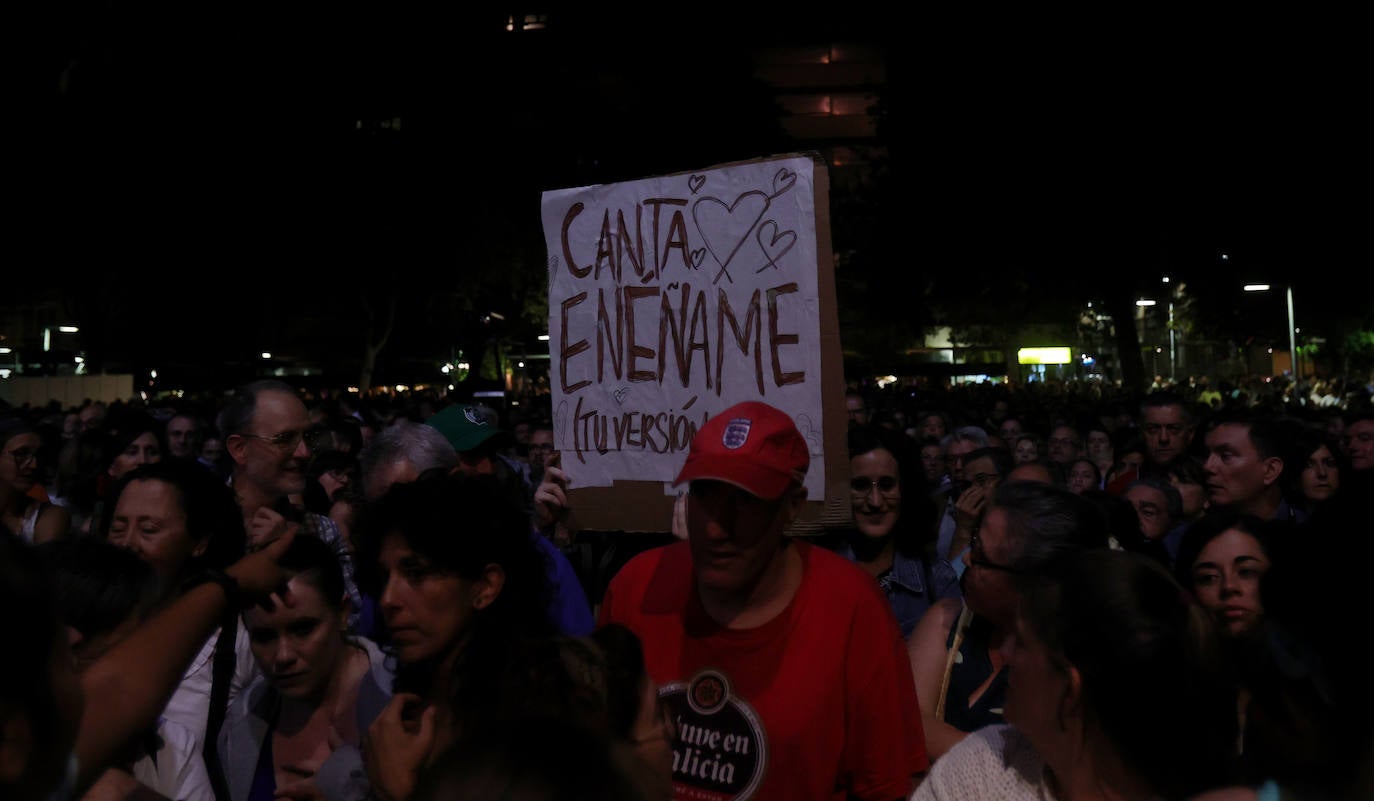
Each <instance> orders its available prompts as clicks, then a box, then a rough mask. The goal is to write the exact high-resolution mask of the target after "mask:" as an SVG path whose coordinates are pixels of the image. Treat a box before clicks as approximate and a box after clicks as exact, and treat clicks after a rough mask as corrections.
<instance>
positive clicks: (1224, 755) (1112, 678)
mask: <svg viewBox="0 0 1374 801" xmlns="http://www.w3.org/2000/svg"><path fill="white" fill-rule="evenodd" d="M1022 589H1023V592H1022V595H1021V599H1022V600H1021V603H1020V605H1019V611H1018V612H1017V614H1016V616H1015V619H1014V624H1013V625H1014V627H1015V628H1014V635H1012V636H1011V637H1010V646H1009V648H1008V649H1007V653H1008V655H1007V661H1008V664H1009V665H1010V667H1011V671H1010V676H1009V679H1008V683H1007V692H1006V719H1007V724H1010V725H997V726H989V727H987V728H985V729H981V730H979V731H978V732H976V733H974V734H972V735H970V736H969V737H967V738H965V739H964V740H963V741H962V742H960V743H959V744H958V745H957V746H955V747H954V748H953V749H952V750H951V751H950V752H949V753H948V754H946V755H945V756H944V758H942V759H940V760H939V761H937V762H936V763H935V765H934V767H933V768H932V770H931V773H930V776H929V777H927V779H926V780H925V782H924V783H922V785H921V786H920V788H919V789H918V790H917V792H916V795H915V798H916V799H918V801H926V800H927V799H937V798H938V799H984V798H1001V799H1009V801H1021V800H1022V799H1026V800H1027V801H1029V799H1036V800H1037V801H1041V800H1042V799H1063V800H1064V801H1068V800H1069V799H1075V798H1122V799H1133V798H1134V799H1147V798H1157V799H1165V800H1166V801H1174V799H1185V798H1190V797H1192V796H1193V795H1195V794H1196V793H1198V792H1201V791H1204V790H1208V789H1211V788H1214V787H1217V786H1219V785H1220V784H1222V783H1223V782H1224V781H1226V780H1227V779H1228V777H1229V776H1230V775H1231V774H1230V770H1231V768H1232V759H1231V756H1230V753H1229V751H1230V747H1231V745H1232V744H1233V742H1234V740H1233V738H1234V736H1235V720H1234V713H1233V707H1232V706H1231V695H1230V693H1229V691H1228V688H1227V683H1226V681H1225V678H1224V676H1223V674H1222V671H1221V670H1220V664H1219V660H1218V658H1217V653H1216V634H1215V630H1214V628H1213V626H1212V625H1211V621H1210V620H1209V619H1208V618H1207V616H1206V615H1205V614H1204V613H1203V612H1202V611H1201V610H1200V609H1198V608H1197V607H1196V606H1194V605H1193V604H1191V603H1189V601H1188V599H1187V597H1186V596H1185V595H1184V593H1183V592H1182V591H1181V589H1180V588H1179V585H1178V583H1177V582H1175V581H1174V580H1173V579H1172V578H1171V577H1170V576H1169V573H1168V571H1167V570H1166V569H1164V568H1163V567H1162V566H1161V565H1159V564H1158V563H1157V562H1154V561H1153V560H1151V559H1149V558H1146V557H1142V556H1141V555H1139V554H1131V553H1125V552H1120V551H1112V550H1108V549H1086V550H1080V551H1076V552H1075V551H1068V552H1065V553H1063V554H1062V555H1061V556H1058V557H1056V558H1054V559H1052V560H1051V561H1050V562H1048V563H1046V564H1045V565H1043V566H1042V568H1041V570H1040V572H1039V575H1038V576H1036V577H1033V578H1027V579H1026V580H1024V581H1023V583H1022Z"/></svg>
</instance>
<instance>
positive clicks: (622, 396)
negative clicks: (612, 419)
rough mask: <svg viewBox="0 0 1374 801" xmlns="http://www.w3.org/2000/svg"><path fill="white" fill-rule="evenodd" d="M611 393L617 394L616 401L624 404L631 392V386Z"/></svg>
mask: <svg viewBox="0 0 1374 801" xmlns="http://www.w3.org/2000/svg"><path fill="white" fill-rule="evenodd" d="M611 394H612V395H614V396H615V402H616V403H619V404H620V405H622V406H623V405H625V396H626V395H629V394H630V388H629V387H621V388H620V389H617V390H616V391H615V392H612V393H611Z"/></svg>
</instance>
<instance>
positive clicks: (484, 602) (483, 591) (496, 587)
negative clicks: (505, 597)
mask: <svg viewBox="0 0 1374 801" xmlns="http://www.w3.org/2000/svg"><path fill="white" fill-rule="evenodd" d="M505 586H506V569H505V568H504V567H501V566H500V565H498V564H496V563H494V562H493V563H492V564H489V565H487V566H486V567H484V568H482V576H481V577H480V578H478V579H477V581H476V582H474V583H473V585H472V608H473V609H479V610H480V609H486V608H487V607H488V606H491V605H492V604H493V603H495V601H496V598H497V596H499V595H500V594H501V589H502V588H503V587H505Z"/></svg>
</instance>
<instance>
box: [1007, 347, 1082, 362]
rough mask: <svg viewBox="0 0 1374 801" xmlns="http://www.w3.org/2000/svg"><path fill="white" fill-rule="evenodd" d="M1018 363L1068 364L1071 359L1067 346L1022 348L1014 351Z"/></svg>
mask: <svg viewBox="0 0 1374 801" xmlns="http://www.w3.org/2000/svg"><path fill="white" fill-rule="evenodd" d="M1016 361H1017V363H1018V364H1068V363H1069V362H1071V361H1073V357H1072V356H1070V355H1069V348H1022V349H1020V350H1018V351H1017V352H1016Z"/></svg>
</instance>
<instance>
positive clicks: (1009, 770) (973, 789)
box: [916, 724, 1049, 801]
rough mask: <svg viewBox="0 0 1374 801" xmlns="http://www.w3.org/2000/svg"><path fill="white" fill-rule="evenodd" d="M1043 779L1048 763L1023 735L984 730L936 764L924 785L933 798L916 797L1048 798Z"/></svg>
mask: <svg viewBox="0 0 1374 801" xmlns="http://www.w3.org/2000/svg"><path fill="white" fill-rule="evenodd" d="M1043 775H1044V762H1043V761H1042V760H1041V759H1040V757H1039V755H1038V754H1036V753H1035V749H1034V748H1032V747H1031V745H1030V742H1029V741H1028V740H1027V739H1026V738H1025V736H1023V735H1022V734H1021V733H1020V732H1019V731H1017V730H1016V729H1015V728H1014V727H1012V726H1009V725H1005V724H998V725H993V726H984V727H983V728H981V729H978V730H976V731H973V732H971V733H970V734H969V735H968V736H967V737H965V738H963V739H962V740H960V741H959V742H958V744H956V745H955V746H954V747H953V748H951V749H950V750H949V751H948V752H947V753H946V754H945V755H944V756H942V757H940V758H939V759H938V760H936V761H935V765H934V766H933V767H932V768H931V773H930V776H929V777H927V778H926V780H925V782H922V788H925V786H926V784H929V785H930V787H929V788H928V789H929V790H930V791H931V793H933V794H931V795H923V794H922V793H921V792H920V791H918V792H917V796H916V797H917V798H970V799H972V798H1005V799H1012V800H1013V801H1019V799H1040V798H1047V797H1049V796H1048V794H1047V793H1046V792H1045V788H1044V783H1043V781H1042V777H1043Z"/></svg>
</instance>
